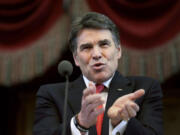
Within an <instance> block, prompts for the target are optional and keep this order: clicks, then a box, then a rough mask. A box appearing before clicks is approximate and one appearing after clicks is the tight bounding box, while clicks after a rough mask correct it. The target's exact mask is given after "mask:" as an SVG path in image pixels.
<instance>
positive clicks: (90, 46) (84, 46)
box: [80, 44, 92, 51]
mask: <svg viewBox="0 0 180 135" xmlns="http://www.w3.org/2000/svg"><path fill="white" fill-rule="evenodd" d="M91 48H92V45H90V44H84V45H81V47H80V50H81V51H85V50H90V49H91Z"/></svg>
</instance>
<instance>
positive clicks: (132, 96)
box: [128, 89, 145, 100]
mask: <svg viewBox="0 0 180 135" xmlns="http://www.w3.org/2000/svg"><path fill="white" fill-rule="evenodd" d="M144 94H145V91H144V89H140V90H137V91H135V92H134V93H131V94H129V95H128V98H129V99H131V100H136V99H138V98H140V97H141V96H143V95H144Z"/></svg>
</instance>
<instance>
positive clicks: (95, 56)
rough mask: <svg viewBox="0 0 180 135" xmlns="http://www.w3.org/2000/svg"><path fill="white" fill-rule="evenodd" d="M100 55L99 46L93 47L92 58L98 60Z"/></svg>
mask: <svg viewBox="0 0 180 135" xmlns="http://www.w3.org/2000/svg"><path fill="white" fill-rule="evenodd" d="M101 57H102V54H101V49H100V48H99V47H94V48H93V52H92V58H93V59H94V60H99V59H100V58H101Z"/></svg>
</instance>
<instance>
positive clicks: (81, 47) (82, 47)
mask: <svg viewBox="0 0 180 135" xmlns="http://www.w3.org/2000/svg"><path fill="white" fill-rule="evenodd" d="M91 45H92V44H91V43H85V44H81V45H80V50H82V49H84V48H85V47H88V46H91Z"/></svg>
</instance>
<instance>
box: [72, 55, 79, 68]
mask: <svg viewBox="0 0 180 135" xmlns="http://www.w3.org/2000/svg"><path fill="white" fill-rule="evenodd" d="M73 59H74V62H75V64H76V66H79V62H78V61H79V60H78V56H77V55H76V54H73Z"/></svg>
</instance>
